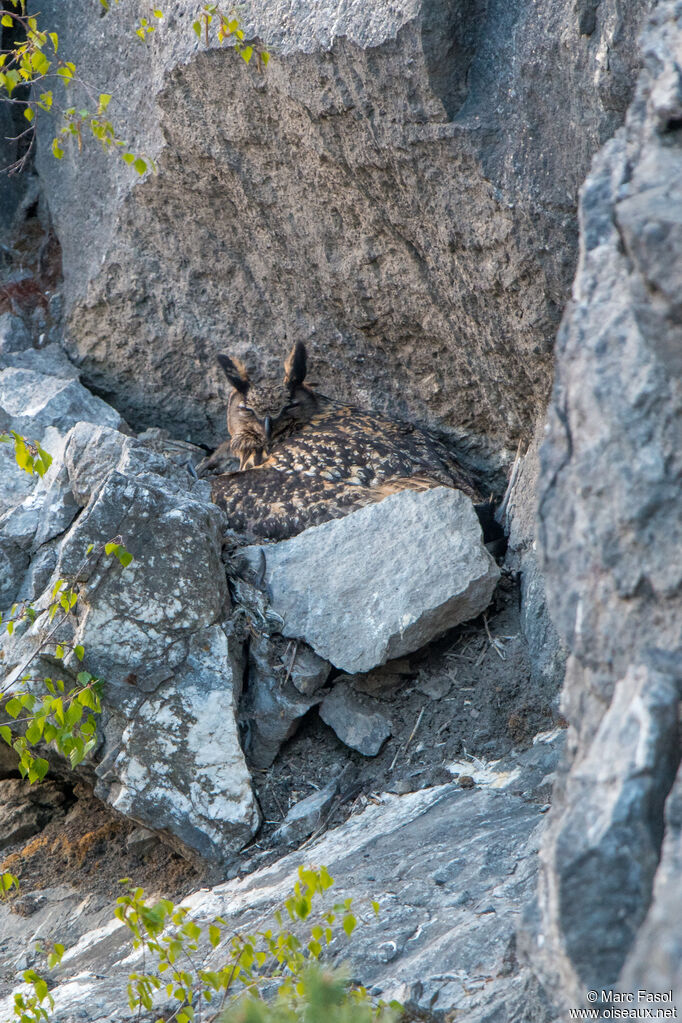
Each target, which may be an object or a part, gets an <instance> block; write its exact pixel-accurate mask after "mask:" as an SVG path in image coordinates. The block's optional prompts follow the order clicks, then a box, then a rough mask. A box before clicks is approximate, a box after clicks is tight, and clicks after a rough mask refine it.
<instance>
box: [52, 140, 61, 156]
mask: <svg viewBox="0 0 682 1023" xmlns="http://www.w3.org/2000/svg"><path fill="white" fill-rule="evenodd" d="M52 155H53V156H54V157H55V158H56V159H57V160H61V158H62V157H63V155H64V150H63V149H62V147H61V145H60V144H59V139H52Z"/></svg>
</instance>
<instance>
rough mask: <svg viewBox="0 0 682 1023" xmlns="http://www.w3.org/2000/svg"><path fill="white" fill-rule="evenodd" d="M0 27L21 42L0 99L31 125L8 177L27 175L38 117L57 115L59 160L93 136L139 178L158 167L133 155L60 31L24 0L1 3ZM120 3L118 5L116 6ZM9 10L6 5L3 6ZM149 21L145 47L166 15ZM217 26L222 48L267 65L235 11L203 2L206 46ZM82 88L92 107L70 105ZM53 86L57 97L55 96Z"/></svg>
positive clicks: (2, 53)
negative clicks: (44, 24) (62, 51)
mask: <svg viewBox="0 0 682 1023" xmlns="http://www.w3.org/2000/svg"><path fill="white" fill-rule="evenodd" d="M0 2H2V3H3V6H2V7H1V8H0V25H2V26H3V27H5V28H9V29H12V30H13V31H14V32H15V33H16V34H17V35H18V36H19V41H18V42H16V43H14V44H13V45H11V46H10V47H9V48H8V49H1V50H0V97H1V98H2V99H4V101H5V102H8V103H12V104H15V105H17V106H19V107H21V108H22V112H23V116H24V118H25V119H26V121H27V122H28V125H27V127H26V128H25V129H24V130H23V131H22V132H20V133H19V135H17V136H16V137H15V138H14V140H13V141H15V142H16V141H19V140H24V142H25V144H26V149H25V152H24V154H23V155H22V156H21V157H20V159H18V160H17V161H16V162H15V163H14V164H12V165H11V166H10V167H9V168H7V170H8V171H9V172H10V173H14V172H16V171H20V170H23V169H24V167H25V166H26V164H27V162H28V160H29V158H30V155H31V153H32V151H33V148H34V146H35V140H36V118H37V116H38V114H39V113H40V112H45V113H55V112H58V113H59V114H60V116H61V126H60V127H59V129H58V131H57V133H56V135H55V136H54V138H53V140H52V154H53V156H54V157H55V158H56V159H57V160H61V159H62V157H63V156H64V152H65V150H64V144H65V142H66V140H67V139H68V138H71V139H73V140H74V141H75V144H76V145H77V146H78V150H79V152H80V151H81V150H82V148H83V144H84V137H85V135H86V134H91V135H92V136H93V137H94V138H95V139H97V141H98V142H99V143H100V144H101V146H102V147H103V149H105V150H109V151H113V152H117V153H119V155H120V156H121V157H122V159H123V160H124V162H125V163H127V164H130V165H132V166H133V168H134V169H135V170H136V171H137V173H138V174H145V173H146V171H147V170H148V169H149V168H151V169H152V170H154V171H155V170H156V165H155V164H154V161H153V160H152V159H151V157H149V156H146V155H142V154H139V153H135V152H134V151H133V150H132V148H131V146H130V143H129V142H128V141H126V139H125V138H124V137H123V135H122V134H121V133H120V132H119V131H118V130H117V128H116V127H115V126H114V123H113V122H112V121H111V120H110V119H109V116H108V114H107V108H108V106H109V103H110V102H111V99H112V95H111V93H106V92H98V90H96V89H94V88H93V87H92V86H91V85H90V84H89V83H88V82H86V81H85V80H84V79H83V78H81V77H80V75H79V72H78V69H77V67H76V64H75V63H74V62H73V61H70V60H65V59H63V57H61V56H60V55H59V35H58V33H57V32H52V31H45V30H44V29H42V28H41V27H40V26H39V24H38V17H37V15H29V14H28V13H27V9H26V0H0ZM100 3H101V4H102V6H103V7H104V9H105V10H109V6H110V5H109V0H100ZM118 3H119V0H115V4H116V5H118ZM7 4H9V5H11V6H5V5H7ZM148 14H149V16H148V17H141V18H140V20H139V22H138V24H137V27H136V28H135V34H136V35H137V36H138V37H139V38H140V39H141V40H142V42H146V41H147V39H148V37H149V36H150V35H152V33H153V32H154V31H155V30H156V26H157V23H158V22H160V21H163V19H164V14H163V11H162V10H161V8H160V7H150V9H149V12H148ZM212 24H215V26H217V39H218V42H219V43H220V44H222V43H223V42H225V41H226V40H228V39H229V40H231V41H232V43H233V45H234V49H235V50H236V52H237V53H238V54H239V56H240V57H241V58H242V60H243V61H244V62H245V63H246V64H248V63H249V62H250V61H251V59H252V57H253V56H254V55H255V56H256V59H257V64H258V69H259V70H261V69H262V68H264V67H266V66H267V63H268V61H269V59H270V54H269V53H268V52H267V50H265V49H263V48H262V47H260V46H258V45H256V44H255V43H248V42H246V41H245V38H244V30H243V28H242V26H241V22H240V20H239V17H238V15H237V14H236V13H235V11H234V9H223V8H221V7H219V6H218V4H216V3H204V5H203V6H202V7H201V8H200V10H199V11H198V13H197V17H196V20H195V21H194V22H193V27H194V31H195V32H196V34H197V35H198V37H199V38H200V39H201V37H202V32H203V34H204V36H205V40H206V45H207V46H208V45H209V43H210V39H209V27H210V26H211V25H212ZM73 84H78V85H80V86H81V88H82V89H83V90H84V91H85V93H86V94H87V95H88V97H89V98H90V104H91V105H90V106H89V107H76V106H75V105H71V104H70V103H69V102H68V95H69V88H70V86H72V85H73ZM55 87H58V88H59V92H55ZM62 92H63V96H64V102H63V104H62V105H60V104H59V103H58V101H57V96H61V95H62Z"/></svg>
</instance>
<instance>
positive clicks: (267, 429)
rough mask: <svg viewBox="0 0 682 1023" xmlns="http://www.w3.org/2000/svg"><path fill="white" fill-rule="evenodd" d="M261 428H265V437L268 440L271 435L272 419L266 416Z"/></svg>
mask: <svg viewBox="0 0 682 1023" xmlns="http://www.w3.org/2000/svg"><path fill="white" fill-rule="evenodd" d="M263 429H264V430H265V439H266V440H267V441H269V440H270V438H271V436H272V419H271V418H270V416H266V417H265V419H264V420H263Z"/></svg>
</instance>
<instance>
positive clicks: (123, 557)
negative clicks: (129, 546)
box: [116, 550, 133, 568]
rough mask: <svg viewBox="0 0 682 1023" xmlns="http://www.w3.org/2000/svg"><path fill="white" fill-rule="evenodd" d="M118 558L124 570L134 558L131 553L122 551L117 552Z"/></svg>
mask: <svg viewBox="0 0 682 1023" xmlns="http://www.w3.org/2000/svg"><path fill="white" fill-rule="evenodd" d="M116 557H117V558H118V560H119V561H120V562H121V564H122V565H123V567H124V568H127V567H128V565H129V564H130V562H131V561H132V560H133V556H132V554H131V553H130V551H126V550H121V551H117V552H116Z"/></svg>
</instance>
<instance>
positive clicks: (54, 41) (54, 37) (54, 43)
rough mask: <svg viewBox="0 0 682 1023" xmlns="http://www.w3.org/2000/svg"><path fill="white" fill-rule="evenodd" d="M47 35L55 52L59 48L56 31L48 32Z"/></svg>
mask: <svg viewBox="0 0 682 1023" xmlns="http://www.w3.org/2000/svg"><path fill="white" fill-rule="evenodd" d="M48 35H49V37H50V39H51V41H52V47H53V49H54V52H55V53H56V52H57V50H58V49H59V36H58V35H57V33H56V32H48Z"/></svg>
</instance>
